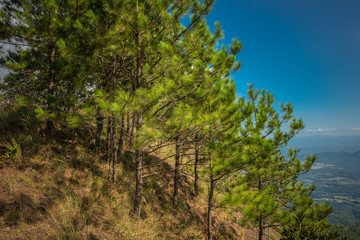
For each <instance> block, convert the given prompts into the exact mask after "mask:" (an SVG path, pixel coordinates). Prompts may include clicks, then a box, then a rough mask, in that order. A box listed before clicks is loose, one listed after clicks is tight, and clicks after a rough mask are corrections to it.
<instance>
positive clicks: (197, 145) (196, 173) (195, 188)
mask: <svg viewBox="0 0 360 240" xmlns="http://www.w3.org/2000/svg"><path fill="white" fill-rule="evenodd" d="M198 164H199V143H198V141H197V139H195V163H194V174H195V180H194V190H195V196H197V195H199V173H198Z"/></svg>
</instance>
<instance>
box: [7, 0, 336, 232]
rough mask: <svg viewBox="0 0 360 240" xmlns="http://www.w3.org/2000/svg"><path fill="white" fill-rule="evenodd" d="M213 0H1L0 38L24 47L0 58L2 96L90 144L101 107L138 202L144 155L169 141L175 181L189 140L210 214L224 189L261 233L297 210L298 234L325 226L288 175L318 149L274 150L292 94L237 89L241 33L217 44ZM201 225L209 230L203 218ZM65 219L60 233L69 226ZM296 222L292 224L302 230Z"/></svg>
mask: <svg viewBox="0 0 360 240" xmlns="http://www.w3.org/2000/svg"><path fill="white" fill-rule="evenodd" d="M213 3H214V1H213V0H206V1H199V0H183V1H167V0H159V1H144V0H136V1H134V0H123V1H118V0H105V1H98V0H95V1H90V0H83V1H73V0H66V1H57V0H47V1H30V0H26V1H15V2H14V1H10V0H4V1H3V3H2V4H1V5H2V8H3V11H2V12H1V13H0V20H1V30H2V31H1V35H0V38H1V40H2V41H7V42H8V43H9V44H14V43H18V44H20V45H21V44H24V45H25V47H20V46H17V47H14V48H13V49H12V50H11V51H8V52H7V54H6V55H4V56H3V57H2V59H1V63H2V64H3V66H5V67H6V68H7V69H8V70H9V74H8V75H7V76H6V77H5V78H4V84H3V85H4V93H3V96H5V98H7V99H8V101H9V102H11V101H10V99H12V98H13V97H14V96H15V97H18V96H21V102H22V105H24V106H27V107H28V108H29V109H32V114H33V116H34V119H36V121H37V122H38V123H41V124H45V123H46V126H47V127H46V130H49V131H52V129H53V128H55V127H56V128H58V129H59V131H60V130H64V129H65V130H69V131H71V132H72V134H73V135H74V136H76V134H79V135H80V133H81V131H84V132H86V133H89V132H90V133H92V134H94V135H96V143H95V144H96V145H97V146H99V145H100V143H101V138H102V133H103V127H104V126H103V123H104V122H105V121H104V120H105V119H106V122H107V127H108V131H107V132H108V134H107V138H106V141H107V148H106V150H105V151H106V152H105V154H104V155H105V156H106V159H107V160H108V161H109V176H110V172H111V168H110V167H111V163H112V167H113V169H112V171H113V173H114V175H113V176H116V172H115V171H116V167H117V162H118V159H117V157H116V156H117V154H118V153H119V154H121V153H122V151H123V150H124V149H125V148H127V150H128V151H129V152H134V153H135V161H134V162H136V166H135V167H136V174H135V176H136V177H135V181H134V182H136V191H135V192H136V194H137V195H136V197H135V198H134V199H136V200H135V204H134V205H135V207H134V209H136V208H137V209H140V206H141V200H142V197H143V196H142V187H144V188H145V187H146V186H147V185H146V184H144V180H143V172H147V171H148V170H147V169H151V167H152V166H156V165H159V162H157V161H158V160H155V158H146V159H145V160H146V161H143V156H145V155H150V154H151V153H153V152H155V151H156V150H161V149H164V148H166V147H168V148H169V147H170V146H175V155H174V153H173V151H172V150H168V151H167V152H166V153H164V155H166V156H163V157H164V158H165V159H169V162H170V161H171V160H172V159H174V158H175V159H174V160H175V167H174V169H172V170H174V171H173V172H174V188H175V185H176V184H175V183H177V181H179V172H180V170H184V171H190V170H189V167H186V168H182V163H184V162H185V161H183V160H185V159H186V160H187V164H185V163H184V165H191V164H192V163H193V160H194V159H193V157H191V156H192V155H194V154H193V151H192V149H193V148H195V146H196V151H197V154H198V156H197V157H199V156H201V157H200V160H199V161H200V163H201V164H200V163H199V165H198V166H196V167H198V168H197V170H196V174H197V173H200V177H201V180H202V181H204V182H206V183H208V184H209V192H208V212H209V216H208V218H209V219H211V210H212V208H213V207H215V206H216V205H217V203H219V202H218V200H219V199H221V196H225V198H224V200H223V201H221V204H222V206H224V207H225V206H227V205H232V206H235V207H237V208H238V209H240V211H241V212H242V214H243V216H244V217H243V219H242V222H241V224H243V225H250V226H259V228H258V230H259V234H260V232H262V231H263V230H264V229H266V228H269V227H274V226H276V225H278V224H281V225H282V226H283V227H284V236H285V235H286V234H293V232H294V234H298V231H299V229H298V226H299V225H298V223H295V222H294V221H295V220H294V219H297V217H296V216H299V215H302V216H304V217H303V219H304V220H303V222H301V224H304V225H305V226H306V228H307V230H306V231H305V232H306V234H308V233H309V234H318V233H316V231H315V230H314V229H315V228H319V229H328V223H327V222H326V220H324V219H325V218H326V216H327V215H328V214H329V212H330V208H329V207H328V206H320V205H313V203H312V200H311V198H310V197H309V194H308V195H306V196H307V198H301V197H300V196H301V195H299V194H300V193H303V192H304V191H305V190H304V189H303V188H302V187H301V186H302V185H301V184H299V183H298V180H297V177H298V176H299V175H300V174H302V173H305V172H307V171H309V169H310V168H311V166H312V164H313V162H314V161H315V158H314V157H313V156H310V157H307V158H306V160H305V161H304V162H301V161H300V160H299V159H298V157H297V154H298V152H299V150H298V149H289V151H288V153H287V155H286V156H284V154H283V153H281V152H280V149H281V148H283V147H286V146H287V144H288V142H289V140H290V139H291V138H292V137H294V136H295V135H296V134H297V133H298V132H299V131H300V130H302V129H303V128H304V124H303V122H302V120H301V119H296V118H295V117H294V115H293V107H292V105H291V104H290V103H286V104H283V103H281V104H280V106H279V108H278V107H276V106H275V99H274V97H273V95H271V94H270V93H269V92H268V91H266V90H257V89H254V88H253V85H250V88H249V90H248V94H247V96H246V97H243V98H240V97H238V96H237V95H236V86H235V83H234V81H233V79H232V78H231V74H233V73H234V72H236V71H238V70H239V68H240V66H241V63H240V62H239V61H238V60H237V54H238V53H239V52H240V51H241V48H242V43H241V42H240V41H239V40H237V39H236V38H235V39H233V41H232V43H231V44H230V45H229V46H228V47H226V46H218V41H219V40H220V39H221V38H222V37H223V33H222V30H221V26H220V24H219V23H216V24H215V29H214V31H213V32H211V31H210V28H209V27H208V25H207V23H206V20H205V16H206V15H207V14H208V13H209V11H210V9H211V7H212V5H213ZM5 13H6V14H5ZM184 19H187V20H189V21H186V20H185V21H184ZM186 22H190V23H189V25H185V23H186ZM15 45H16V44H15ZM278 109H279V110H278ZM54 122H55V124H54ZM125 126H126V127H125ZM95 127H96V130H95ZM286 127H287V130H285V129H286ZM82 140H84V139H82ZM86 140H87V139H86ZM84 141H85V140H84ZM124 142H125V143H126V146H124V145H125V144H124ZM8 149H9V152H10V153H9V156H11V157H14V156H17V154H19V152H20V154H21V151H20V147H19V145H16V142H14V143H12V144H11V145H9V146H8ZM97 149H99V151H101V150H102V149H101V148H97ZM172 156H175V157H172ZM16 158H19V156H17V157H16ZM160 163H161V161H160ZM170 163H171V162H170ZM149 171H150V172H151V170H149ZM191 171H192V170H191ZM191 173H192V172H191ZM194 173H195V170H194ZM113 182H115V179H114V177H113ZM99 184H100V183H99ZM224 189H225V194H224ZM176 191H177V190H175V189H174V195H175V192H176ZM305 192H306V191H305ZM218 195H220V197H218ZM300 203H303V204H305V205H304V207H305V208H304V207H302V205H301V204H300ZM74 204H75V203H74ZM289 208H290V209H291V211H290V210H288V209H289ZM136 217H140V210H138V212H137V213H136ZM289 222H290V223H292V224H293V225H288V223H289ZM208 228H209V230H208V231H209V235H208V237H209V238H211V236H212V235H211V234H212V233H211V229H210V228H211V222H210V223H209V226H208ZM181 229H182V226H179V231H181ZM69 231H70V232H69V233H67V232H66V231H65V230H64V232H65V233H66V234H65V235H64V237H67V238H69V237H70V238H71V237H74V236H73V235H72V229H71V228H70V229H69ZM286 231H287V232H286ZM325 232H326V231H325ZM325 232H324V234H325ZM299 234H300V235H296V236H295V235H291V236H293V237H297V238H300V237H302V236H305V235H302V234H305V233H303V232H302V230H301V231H300V233H299ZM329 234H330V235H331V234H332V233H330V232H329ZM330 235H329V236H330ZM289 236H290V235H289ZM306 236H307V235H306ZM309 236H310V235H309ZM314 236H315V235H314ZM316 236H317V235H316ZM196 237H197V236H194V238H196Z"/></svg>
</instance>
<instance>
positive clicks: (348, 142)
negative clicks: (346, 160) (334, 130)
mask: <svg viewBox="0 0 360 240" xmlns="http://www.w3.org/2000/svg"><path fill="white" fill-rule="evenodd" d="M289 146H290V147H296V148H300V149H301V152H300V153H301V154H314V153H321V152H329V151H330V152H341V151H343V152H358V151H360V135H347V136H331V135H313V136H297V137H294V138H293V139H292V140H291V141H290V144H289Z"/></svg>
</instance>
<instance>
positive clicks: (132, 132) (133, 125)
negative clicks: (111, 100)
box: [129, 115, 136, 146]
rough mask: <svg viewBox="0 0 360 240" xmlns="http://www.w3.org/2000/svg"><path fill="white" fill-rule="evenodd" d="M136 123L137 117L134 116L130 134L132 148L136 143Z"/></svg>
mask: <svg viewBox="0 0 360 240" xmlns="http://www.w3.org/2000/svg"><path fill="white" fill-rule="evenodd" d="M135 122H136V117H135V115H134V116H133V117H132V124H131V132H130V139H129V144H130V146H132V145H133V142H134V129H135Z"/></svg>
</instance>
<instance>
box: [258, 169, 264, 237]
mask: <svg viewBox="0 0 360 240" xmlns="http://www.w3.org/2000/svg"><path fill="white" fill-rule="evenodd" d="M258 189H259V191H260V192H261V191H262V181H261V175H260V176H259V180H258ZM259 217H260V218H259V225H258V228H259V229H258V230H259V236H258V237H259V238H258V240H262V238H263V221H264V220H263V215H262V214H261V213H260V216H259Z"/></svg>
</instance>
